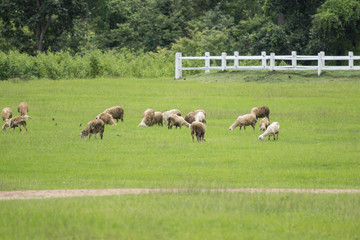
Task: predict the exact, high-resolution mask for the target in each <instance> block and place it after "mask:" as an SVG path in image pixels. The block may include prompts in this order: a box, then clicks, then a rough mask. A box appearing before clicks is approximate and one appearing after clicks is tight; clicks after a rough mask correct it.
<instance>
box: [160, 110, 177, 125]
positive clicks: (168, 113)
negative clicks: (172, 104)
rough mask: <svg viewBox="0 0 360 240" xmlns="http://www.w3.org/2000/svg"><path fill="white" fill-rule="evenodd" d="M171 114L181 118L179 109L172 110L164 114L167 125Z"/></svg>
mask: <svg viewBox="0 0 360 240" xmlns="http://www.w3.org/2000/svg"><path fill="white" fill-rule="evenodd" d="M170 114H176V115H178V116H181V112H180V110H178V109H171V110H169V111H166V112H163V120H164V124H165V125H166V124H167V121H168V118H169V116H170Z"/></svg>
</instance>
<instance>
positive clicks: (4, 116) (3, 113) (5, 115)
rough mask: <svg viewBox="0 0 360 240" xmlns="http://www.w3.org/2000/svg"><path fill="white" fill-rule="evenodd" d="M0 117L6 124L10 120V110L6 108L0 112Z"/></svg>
mask: <svg viewBox="0 0 360 240" xmlns="http://www.w3.org/2000/svg"><path fill="white" fill-rule="evenodd" d="M1 116H2V119H3V121H5V122H7V121H9V119H10V118H12V111H11V108H9V107H6V108H4V109H3V110H1Z"/></svg>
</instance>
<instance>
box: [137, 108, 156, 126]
mask: <svg viewBox="0 0 360 240" xmlns="http://www.w3.org/2000/svg"><path fill="white" fill-rule="evenodd" d="M154 117H155V112H154V110H153V109H151V108H149V109H146V110H145V112H144V113H143V115H142V120H141V122H140V123H139V125H138V127H147V126H148V127H151V126H152V125H154Z"/></svg>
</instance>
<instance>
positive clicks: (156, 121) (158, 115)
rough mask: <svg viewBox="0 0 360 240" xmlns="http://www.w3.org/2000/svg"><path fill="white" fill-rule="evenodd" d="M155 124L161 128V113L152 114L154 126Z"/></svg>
mask: <svg viewBox="0 0 360 240" xmlns="http://www.w3.org/2000/svg"><path fill="white" fill-rule="evenodd" d="M155 124H157V125H159V126H160V125H161V126H163V114H162V113H161V112H155V113H154V125H155Z"/></svg>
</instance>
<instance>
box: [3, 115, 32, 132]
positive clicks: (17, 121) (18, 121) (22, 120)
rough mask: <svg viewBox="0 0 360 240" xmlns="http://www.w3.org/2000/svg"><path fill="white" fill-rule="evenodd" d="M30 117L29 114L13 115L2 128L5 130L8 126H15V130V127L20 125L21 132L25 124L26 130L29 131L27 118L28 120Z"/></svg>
mask: <svg viewBox="0 0 360 240" xmlns="http://www.w3.org/2000/svg"><path fill="white" fill-rule="evenodd" d="M28 119H29V116H27V115H25V116H17V117H13V118H11V119H10V120H9V121H8V122H6V123H5V124H4V125H3V126H2V127H1V129H2V130H4V131H5V130H6V129H7V128H13V130H14V131H15V127H18V128H19V130H20V132H21V126H23V127H24V128H25V130H26V131H27V128H26V120H28Z"/></svg>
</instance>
